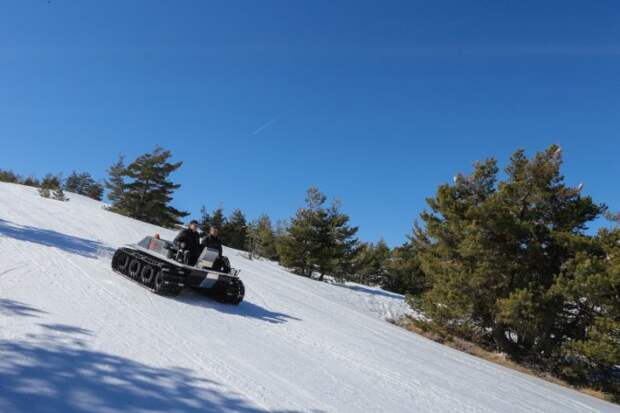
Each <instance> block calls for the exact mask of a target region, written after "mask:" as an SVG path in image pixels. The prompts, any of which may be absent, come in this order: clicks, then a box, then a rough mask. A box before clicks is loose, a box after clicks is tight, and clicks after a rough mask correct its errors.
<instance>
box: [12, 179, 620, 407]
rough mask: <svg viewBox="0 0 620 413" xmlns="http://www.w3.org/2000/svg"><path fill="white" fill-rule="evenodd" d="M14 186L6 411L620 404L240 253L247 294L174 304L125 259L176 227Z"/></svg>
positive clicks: (353, 288)
mask: <svg viewBox="0 0 620 413" xmlns="http://www.w3.org/2000/svg"><path fill="white" fill-rule="evenodd" d="M69 196H70V198H71V200H70V201H69V202H66V203H61V202H58V201H54V200H48V199H43V198H40V197H39V196H38V194H37V192H36V190H35V189H33V188H27V187H23V186H20V185H13V184H3V183H0V412H6V413H9V412H89V413H91V412H106V413H107V412H151V411H161V412H164V411H165V412H208V411H235V412H236V411H241V412H264V411H272V412H293V411H311V412H321V411H326V412H528V413H529V412H558V413H568V412H579V413H583V412H620V407H618V406H615V405H612V404H609V403H606V402H603V401H600V400H597V399H594V398H591V397H589V396H586V395H583V394H580V393H578V392H575V391H572V390H569V389H566V388H563V387H560V386H557V385H554V384H550V383H547V382H544V381H542V380H539V379H536V378H533V377H530V376H527V375H524V374H521V373H518V372H515V371H512V370H509V369H506V368H503V367H501V366H497V365H494V364H492V363H489V362H486V361H484V360H480V359H478V358H475V357H472V356H469V355H466V354H463V353H460V352H458V351H456V350H452V349H450V348H447V347H444V346H442V345H439V344H437V343H434V342H432V341H429V340H427V339H425V338H423V337H420V336H417V335H415V334H413V333H410V332H407V331H405V330H403V329H401V328H399V327H396V326H394V325H392V324H390V323H388V322H386V321H384V318H386V317H396V316H398V315H399V314H402V313H403V311H407V310H406V306H405V305H404V303H403V299H402V297H401V296H399V295H397V294H392V293H388V292H385V291H381V290H379V289H373V288H369V287H365V286H361V285H355V284H347V285H346V286H337V285H330V284H327V283H320V282H317V281H313V280H309V279H305V278H302V277H298V276H294V275H292V274H290V273H289V272H287V271H286V270H285V269H283V268H282V267H280V266H278V265H277V264H275V263H271V262H267V261H249V260H247V259H246V258H244V257H243V255H241V253H240V252H238V251H235V250H230V249H227V250H226V253H227V254H228V255H229V257H230V259H231V262H232V264H233V266H234V267H236V268H240V269H241V270H242V273H241V278H242V279H243V281H244V283H245V284H246V288H247V294H246V298H245V301H244V302H243V303H242V304H241V305H239V306H238V307H234V306H227V305H223V304H218V303H216V302H213V301H210V300H208V299H205V298H203V297H200V296H197V295H194V294H191V293H183V294H182V295H181V296H179V297H177V298H174V299H171V298H165V297H160V296H157V295H155V294H152V293H149V292H148V291H146V290H145V289H143V288H141V287H139V286H138V285H136V284H134V283H132V282H131V281H129V280H126V279H124V278H123V277H121V276H119V275H117V274H115V273H113V272H112V271H111V270H110V259H111V256H112V254H113V251H114V249H115V248H116V247H118V246H120V245H122V244H125V243H130V242H135V241H137V240H139V239H141V238H142V237H144V236H145V235H149V234H153V233H155V232H159V233H160V234H161V235H162V237H167V238H172V237H173V236H174V234H173V233H172V232H170V231H168V230H164V229H161V228H157V227H155V226H152V225H149V224H145V223H142V222H138V221H135V220H132V219H129V218H126V217H122V216H119V215H116V214H113V213H110V212H108V211H105V210H104V209H103V204H102V203H99V202H95V201H93V200H90V199H87V198H84V197H81V196H79V195H73V194H69Z"/></svg>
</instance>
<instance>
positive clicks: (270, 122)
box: [252, 116, 279, 135]
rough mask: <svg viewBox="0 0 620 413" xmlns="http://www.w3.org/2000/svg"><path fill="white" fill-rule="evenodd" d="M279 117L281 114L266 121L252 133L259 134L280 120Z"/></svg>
mask: <svg viewBox="0 0 620 413" xmlns="http://www.w3.org/2000/svg"><path fill="white" fill-rule="evenodd" d="M278 118H279V116H276V117H275V118H273V119H271V120H270V121H269V122H267V123H265V124H264V125H263V126H260V127H258V128H257V129H256V130H255V131H254V132H252V135H258V134H259V133H261V132H262V131H263V130H265V129H267V128H268V127H270V126H271V125H273V124H274V123H276V122H277V121H278Z"/></svg>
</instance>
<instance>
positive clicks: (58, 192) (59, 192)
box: [52, 185, 69, 202]
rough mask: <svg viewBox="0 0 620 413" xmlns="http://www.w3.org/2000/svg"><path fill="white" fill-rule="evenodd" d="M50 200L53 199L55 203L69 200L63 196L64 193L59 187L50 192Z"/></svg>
mask: <svg viewBox="0 0 620 413" xmlns="http://www.w3.org/2000/svg"><path fill="white" fill-rule="evenodd" d="M52 198H54V199H55V200H56V201H62V202H64V201H68V200H69V198H67V197H66V196H65V192H64V191H63V190H62V186H60V185H59V186H58V187H57V188H56V189H54V191H53V192H52Z"/></svg>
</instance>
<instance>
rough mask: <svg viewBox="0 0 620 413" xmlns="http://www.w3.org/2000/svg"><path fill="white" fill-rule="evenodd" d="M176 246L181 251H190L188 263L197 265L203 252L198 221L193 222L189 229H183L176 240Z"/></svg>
mask: <svg viewBox="0 0 620 413" xmlns="http://www.w3.org/2000/svg"><path fill="white" fill-rule="evenodd" d="M174 245H175V246H176V247H177V248H178V249H180V250H184V251H188V260H187V263H188V264H189V265H195V264H196V261H197V260H198V257H199V256H200V251H202V248H201V245H200V234H199V233H198V221H191V222H190V223H189V225H188V227H187V228H184V229H182V230H181V232H179V234H178V235H177V237H176V238H175V239H174Z"/></svg>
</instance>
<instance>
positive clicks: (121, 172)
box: [104, 155, 127, 215]
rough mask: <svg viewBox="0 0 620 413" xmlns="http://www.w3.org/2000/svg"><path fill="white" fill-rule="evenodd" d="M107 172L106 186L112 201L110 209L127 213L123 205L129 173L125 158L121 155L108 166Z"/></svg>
mask: <svg viewBox="0 0 620 413" xmlns="http://www.w3.org/2000/svg"><path fill="white" fill-rule="evenodd" d="M107 173H108V179H107V180H106V181H105V182H104V186H105V189H107V190H108V199H109V200H110V201H112V206H111V207H110V210H112V211H115V212H118V213H121V214H125V215H126V214H127V211H126V207H125V206H124V205H123V202H124V201H125V198H124V192H125V176H126V174H127V168H126V166H125V158H124V157H123V156H122V155H121V156H119V158H118V160H117V161H116V163H115V164H114V165H112V166H111V167H109V168H108V170H107Z"/></svg>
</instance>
